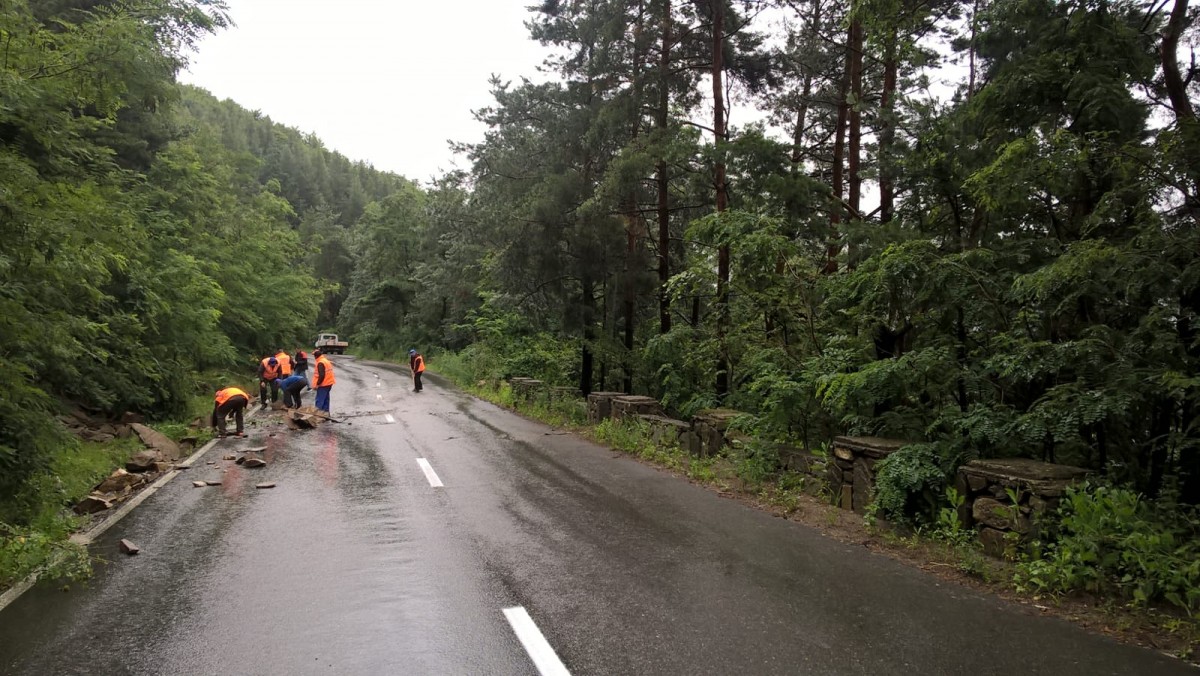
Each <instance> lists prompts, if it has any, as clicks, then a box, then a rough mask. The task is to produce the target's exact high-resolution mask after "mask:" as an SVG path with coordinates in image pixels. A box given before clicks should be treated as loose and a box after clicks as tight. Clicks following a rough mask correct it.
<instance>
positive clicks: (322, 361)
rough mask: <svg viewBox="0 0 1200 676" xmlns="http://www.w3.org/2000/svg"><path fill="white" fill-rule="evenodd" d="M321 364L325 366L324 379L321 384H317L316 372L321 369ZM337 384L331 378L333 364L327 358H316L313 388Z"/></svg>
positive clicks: (323, 356)
mask: <svg viewBox="0 0 1200 676" xmlns="http://www.w3.org/2000/svg"><path fill="white" fill-rule="evenodd" d="M321 364H324V365H325V378H324V379H323V380H322V381H321V382H319V383H318V382H317V372H318V371H319V370H320V369H321ZM336 382H337V379H336V378H334V377H333V362H331V361H329V357H326V356H325V355H321V356H320V357H317V365H316V368H314V369H313V387H329V386H330V385H332V384H334V383H336Z"/></svg>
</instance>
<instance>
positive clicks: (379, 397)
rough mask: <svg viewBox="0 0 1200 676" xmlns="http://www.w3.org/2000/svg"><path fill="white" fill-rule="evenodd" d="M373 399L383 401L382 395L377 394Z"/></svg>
mask: <svg viewBox="0 0 1200 676" xmlns="http://www.w3.org/2000/svg"><path fill="white" fill-rule="evenodd" d="M375 398H376V399H383V395H382V394H377V395H375Z"/></svg>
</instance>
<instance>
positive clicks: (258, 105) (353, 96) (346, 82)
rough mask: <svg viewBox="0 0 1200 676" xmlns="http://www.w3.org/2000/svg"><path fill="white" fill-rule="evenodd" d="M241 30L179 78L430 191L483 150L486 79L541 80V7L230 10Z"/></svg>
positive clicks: (368, 4)
mask: <svg viewBox="0 0 1200 676" xmlns="http://www.w3.org/2000/svg"><path fill="white" fill-rule="evenodd" d="M228 4H229V7H230V13H231V15H232V18H233V20H234V22H236V24H237V26H235V27H233V28H230V29H228V30H225V31H222V32H221V33H219V34H217V35H215V36H213V37H209V38H207V39H206V40H204V41H203V42H202V43H201V44H200V47H199V50H198V53H196V54H193V55H192V60H191V66H190V68H189V72H185V73H182V74H181V75H180V79H181V80H183V81H184V82H188V83H190V84H194V85H197V86H200V87H204V88H205V89H207V90H209V91H211V92H212V93H213V94H214V95H216V96H217V97H218V98H222V99H224V98H230V99H233V100H234V101H237V102H238V103H239V104H241V105H242V106H244V107H246V108H249V109H251V110H260V111H262V112H263V113H264V114H266V115H269V116H270V117H271V119H272V120H274V121H276V122H280V123H282V124H285V125H287V126H290V127H296V128H298V129H300V130H301V131H303V132H314V133H315V134H316V135H317V136H318V137H320V138H321V140H322V141H324V142H325V145H326V147H329V148H332V149H334V150H337V151H338V152H340V153H342V154H343V155H346V156H347V157H349V158H350V159H352V160H364V161H366V162H369V163H371V164H373V165H375V167H376V168H379V169H385V170H390V171H395V172H397V173H400V174H403V175H405V176H407V177H408V178H412V179H416V180H419V181H422V182H424V181H427V180H429V179H430V178H431V177H433V176H435V175H440V174H442V173H443V172H444V171H445V170H447V169H451V168H453V166H454V155H453V153H452V152H451V151H450V148H449V147H448V145H447V141H450V140H453V141H478V140H481V139H482V137H483V125H481V124H479V123H478V122H476V121H475V120H474V118H473V117H472V114H471V111H472V110H475V109H478V108H481V107H484V106H487V105H489V104H490V103H491V102H492V98H491V96H490V94H489V88H488V78H489V77H490V76H491V74H492V73H496V74H498V75H500V76H501V77H502V78H504V79H507V80H517V79H518V78H519V77H520V76H522V75H524V76H527V77H533V76H535V75H536V74H537V72H536V69H537V66H538V65H539V64H540V63H541V62H542V59H543V58H544V56H545V54H546V52H545V51H544V49H543V48H542V47H541V45H539V44H537V43H536V42H534V41H532V40H530V39H529V33H528V31H527V30H526V29H525V26H524V24H523V22H524V21H525V19H526V18H527V17H528V15H529V14H528V10H527V9H526V7H527V6H528V5H531V4H534V0H228Z"/></svg>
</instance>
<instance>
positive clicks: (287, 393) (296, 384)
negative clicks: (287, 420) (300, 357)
mask: <svg viewBox="0 0 1200 676" xmlns="http://www.w3.org/2000/svg"><path fill="white" fill-rule="evenodd" d="M275 384H276V385H278V386H279V389H280V390H281V391H282V392H283V405H284V406H285V407H287V408H300V407H301V406H302V405H303V404H302V403H301V401H300V395H301V393H302V392H304V387H305V385H308V382H307V381H305V380H304V376H302V375H299V374H295V373H294V374H292V375H290V376H288V377H286V378H281V379H279V380H276V381H275Z"/></svg>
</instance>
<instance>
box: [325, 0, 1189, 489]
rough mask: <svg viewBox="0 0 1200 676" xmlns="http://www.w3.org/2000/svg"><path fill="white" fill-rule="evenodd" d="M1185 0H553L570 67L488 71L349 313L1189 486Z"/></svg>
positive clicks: (380, 339) (547, 22) (731, 395)
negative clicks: (735, 119) (522, 74)
mask: <svg viewBox="0 0 1200 676" xmlns="http://www.w3.org/2000/svg"><path fill="white" fill-rule="evenodd" d="M1193 19H1194V16H1193V13H1191V12H1190V11H1189V8H1188V3H1187V2H1186V0H1175V1H1173V2H1172V1H1168V2H1162V3H1144V2H1125V1H1106V2H1090V1H1089V2H1052V1H1050V0H1012V1H1009V0H999V1H994V2H974V3H962V2H941V1H936V0H935V1H932V2H913V1H909V0H902V1H892V0H889V1H885V2H877V1H875V0H857V1H855V2H850V3H837V2H829V1H828V0H800V1H794V0H784V1H780V2H727V1H725V0H712V1H711V2H671V1H670V0H640V1H636V2H603V1H600V0H595V1H591V2H558V1H553V0H548V1H547V2H544V3H542V5H541V6H540V7H536V8H534V9H533V10H532V11H531V15H530V19H529V22H528V25H529V27H530V30H531V34H532V37H533V38H534V39H536V40H540V41H541V42H542V43H544V44H546V45H547V46H549V47H551V48H552V50H553V51H552V53H553V54H554V56H553V57H552V58H551V59H550V60H548V61H547V64H546V69H547V71H548V73H550V74H551V75H553V77H548V78H542V79H540V80H538V81H534V80H521V81H519V82H502V81H499V80H497V81H494V82H493V83H492V86H493V89H494V96H495V103H494V105H492V106H491V107H489V108H487V109H484V110H480V111H478V113H477V115H478V117H479V119H480V120H481V121H483V122H484V123H486V125H487V130H488V131H487V133H486V136H485V138H484V139H483V140H482V141H481V142H478V143H474V144H464V145H463V146H461V148H460V151H461V152H462V153H463V154H464V155H465V156H466V157H468V158H469V159H470V161H471V163H472V168H471V169H470V170H469V171H467V172H463V173H461V174H454V175H449V176H446V177H444V178H443V179H442V180H441V181H440V182H439V183H437V184H436V185H433V186H431V187H430V188H429V189H428V190H426V191H424V193H421V192H419V191H415V190H414V191H413V192H412V193H411V194H398V195H393V196H391V197H389V198H387V199H385V200H384V201H383V202H381V203H380V204H379V205H378V207H377V208H375V207H371V208H368V210H367V212H366V213H365V214H364V217H363V219H362V221H361V222H360V224H359V230H358V232H357V235H356V237H357V238H358V239H357V240H356V245H357V247H358V254H359V255H358V259H357V260H358V267H356V269H355V272H354V276H355V278H354V283H353V284H352V286H351V289H352V290H351V292H350V297H349V298H348V300H347V304H346V306H345V307H344V309H343V312H342V314H341V318H340V321H341V325H342V327H343V328H344V329H347V330H348V331H350V332H351V333H353V334H354V336H355V338H356V339H357V340H358V341H359V342H360V343H361V342H366V343H367V344H369V345H374V346H377V347H381V348H387V347H393V348H396V347H400V346H401V345H402V344H407V343H408V342H416V343H419V344H424V345H429V344H437V345H443V346H446V347H448V348H451V349H454V350H461V349H466V350H468V355H469V356H470V357H471V359H472V360H473V361H474V362H475V363H477V364H479V367H480V375H481V377H482V376H492V377H498V376H503V375H528V376H535V377H541V378H543V379H547V380H551V381H555V382H557V383H559V384H577V385H578V386H579V387H580V388H581V389H582V390H584V391H589V390H594V389H608V390H612V389H618V390H625V391H633V392H637V393H642V394H650V395H653V396H655V397H660V398H662V399H663V401H664V402H665V403H667V404H668V405H669V406H670V407H672V408H673V409H674V410H676V411H677V412H680V413H683V414H688V413H690V412H693V411H695V410H697V409H700V408H704V407H711V406H716V405H724V406H728V407H732V408H734V409H738V410H742V411H746V412H748V413H751V414H753V415H754V416H755V418H756V421H757V422H756V424H755V432H756V434H758V435H760V436H762V437H766V438H772V439H781V440H792V441H799V442H800V443H804V444H809V445H815V444H820V443H822V442H824V441H826V440H828V439H829V438H831V436H832V435H834V434H837V433H842V432H855V433H869V434H878V435H882V436H888V437H894V438H902V439H909V440H913V441H921V442H928V443H927V444H925V445H923V446H922V447H921V448H920V450H919V451H917V450H914V451H913V453H920V454H921V457H922V458H923V459H924V461H926V462H928V463H935V464H936V465H938V466H939V467H941V468H942V469H949V468H952V467H953V466H954V465H956V464H957V463H959V462H961V461H963V460H965V459H969V458H972V457H980V456H1013V455H1020V456H1029V457H1035V458H1041V459H1045V460H1049V461H1053V462H1062V463H1069V464H1076V465H1081V466H1085V467H1088V468H1092V469H1095V470H1098V471H1100V472H1102V473H1104V474H1106V475H1108V476H1109V477H1110V478H1112V479H1113V480H1114V481H1117V482H1120V483H1122V484H1126V485H1131V486H1134V487H1136V488H1137V489H1138V490H1140V491H1143V492H1145V493H1146V494H1147V495H1158V494H1160V493H1162V492H1163V491H1164V490H1167V489H1170V490H1171V491H1174V492H1176V493H1177V494H1178V495H1180V496H1181V497H1182V498H1183V499H1184V500H1185V501H1186V502H1189V503H1193V504H1194V503H1197V502H1200V425H1198V424H1197V423H1198V421H1200V418H1198V415H1200V408H1198V404H1200V401H1198V400H1197V397H1198V395H1200V390H1198V389H1197V386H1198V385H1200V381H1197V380H1196V373H1197V367H1198V366H1200V342H1198V336H1197V326H1196V323H1197V321H1200V317H1198V315H1197V313H1198V312H1200V286H1198V283H1200V279H1198V277H1197V276H1198V275H1200V266H1198V265H1197V263H1198V262H1200V257H1198V256H1200V237H1198V236H1197V232H1198V230H1197V228H1196V225H1197V223H1196V219H1197V216H1198V213H1197V206H1198V205H1197V202H1196V198H1197V187H1198V186H1200V183H1198V181H1200V159H1197V158H1200V145H1198V144H1200V136H1198V133H1200V132H1198V128H1197V126H1196V120H1195V111H1194V105H1193V98H1194V95H1195V93H1196V82H1195V77H1194V76H1195V74H1196V73H1195V67H1194V65H1191V64H1192V63H1193V62H1194V59H1192V58H1191V57H1190V56H1189V52H1188V50H1189V45H1190V44H1192V41H1193V40H1194V38H1195V34H1194V31H1193V23H1194V22H1193ZM948 77H949V78H952V79H953V81H952V82H951V83H950V84H949V85H942V86H941V87H934V86H933V84H932V82H933V80H934V79H935V78H937V79H941V80H944V79H945V78H948ZM934 90H938V91H945V92H946V93H944V94H943V95H942V96H940V97H939V96H935V95H934V94H933V93H931V92H932V91H934ZM731 100H732V101H736V103H737V105H736V106H731V103H730V102H731ZM731 110H733V111H737V112H738V113H739V114H741V115H742V117H744V118H747V119H753V120H754V122H752V123H747V124H745V125H743V126H741V127H733V126H731V125H730V124H729V117H728V116H729V113H730V111H731ZM748 111H750V112H749V113H748ZM397 339H398V340H397Z"/></svg>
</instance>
